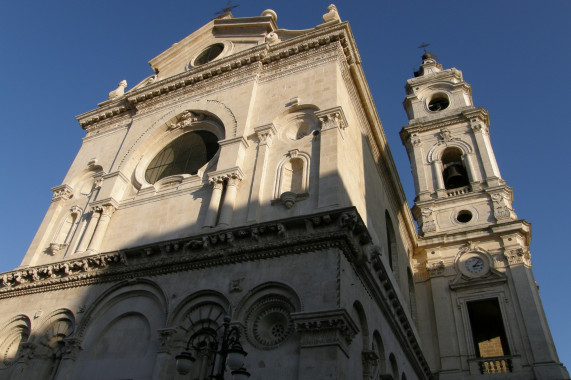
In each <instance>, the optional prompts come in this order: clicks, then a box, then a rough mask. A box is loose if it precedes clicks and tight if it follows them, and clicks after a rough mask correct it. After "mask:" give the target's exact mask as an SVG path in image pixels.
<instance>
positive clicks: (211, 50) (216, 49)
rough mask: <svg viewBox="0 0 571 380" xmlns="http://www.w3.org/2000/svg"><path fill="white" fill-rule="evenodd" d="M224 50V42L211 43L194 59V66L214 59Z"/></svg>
mask: <svg viewBox="0 0 571 380" xmlns="http://www.w3.org/2000/svg"><path fill="white" fill-rule="evenodd" d="M222 50H224V44H214V45H210V46H209V47H207V48H206V49H204V51H203V52H202V53H200V54H199V55H198V57H196V59H195V60H194V66H200V65H204V64H205V63H208V62H211V61H213V60H214V59H215V58H216V57H218V56H219V55H220V53H222Z"/></svg>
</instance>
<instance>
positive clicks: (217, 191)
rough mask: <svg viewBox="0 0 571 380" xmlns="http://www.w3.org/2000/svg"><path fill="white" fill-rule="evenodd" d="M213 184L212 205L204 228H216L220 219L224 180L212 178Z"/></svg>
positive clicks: (217, 177) (210, 204)
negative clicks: (219, 212) (217, 220)
mask: <svg viewBox="0 0 571 380" xmlns="http://www.w3.org/2000/svg"><path fill="white" fill-rule="evenodd" d="M210 183H211V184H212V195H211V196H210V203H209V204H208V210H207V212H206V218H205V220H204V226H203V227H215V226H216V218H217V217H218V209H219V208H220V200H221V199H222V189H223V187H224V178H223V177H221V176H216V177H212V178H210Z"/></svg>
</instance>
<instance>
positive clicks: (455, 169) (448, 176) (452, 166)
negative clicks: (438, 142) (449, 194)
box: [442, 148, 470, 190]
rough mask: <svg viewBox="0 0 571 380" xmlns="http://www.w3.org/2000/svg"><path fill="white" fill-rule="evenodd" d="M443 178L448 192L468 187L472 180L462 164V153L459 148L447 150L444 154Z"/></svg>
mask: <svg viewBox="0 0 571 380" xmlns="http://www.w3.org/2000/svg"><path fill="white" fill-rule="evenodd" d="M442 167H443V168H444V171H443V172H442V177H443V179H444V187H445V188H446V189H447V190H450V189H456V188H459V187H464V186H468V185H469V184H470V180H469V179H468V174H467V172H466V168H465V167H464V164H463V163H462V151H461V150H460V149H458V148H447V149H446V150H444V152H443V153H442Z"/></svg>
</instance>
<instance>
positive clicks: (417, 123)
mask: <svg viewBox="0 0 571 380" xmlns="http://www.w3.org/2000/svg"><path fill="white" fill-rule="evenodd" d="M458 111H459V112H458V113H455V114H453V115H448V116H444V117H439V118H435V119H426V118H421V119H415V120H413V121H411V123H410V124H409V125H405V126H403V127H402V129H401V131H400V136H401V141H402V143H403V145H406V143H407V141H408V140H409V139H410V136H411V135H412V134H413V133H421V132H426V131H431V130H435V129H440V128H443V127H447V126H450V125H454V124H459V123H466V122H469V121H470V120H472V119H474V118H477V119H480V120H482V121H483V122H484V123H485V124H486V126H488V127H489V125H490V117H489V114H488V111H487V110H486V109H484V108H482V107H477V108H474V107H465V108H464V109H460V110H458Z"/></svg>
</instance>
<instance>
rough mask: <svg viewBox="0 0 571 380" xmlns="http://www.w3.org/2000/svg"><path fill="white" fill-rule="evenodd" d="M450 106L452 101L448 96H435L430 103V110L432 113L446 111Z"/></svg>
mask: <svg viewBox="0 0 571 380" xmlns="http://www.w3.org/2000/svg"><path fill="white" fill-rule="evenodd" d="M449 105H450V100H449V99H448V96H446V94H442V93H440V94H435V95H434V96H432V98H431V99H430V101H429V102H428V109H429V110H431V111H432V112H438V111H442V110H445V109H446V108H448V106H449Z"/></svg>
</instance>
